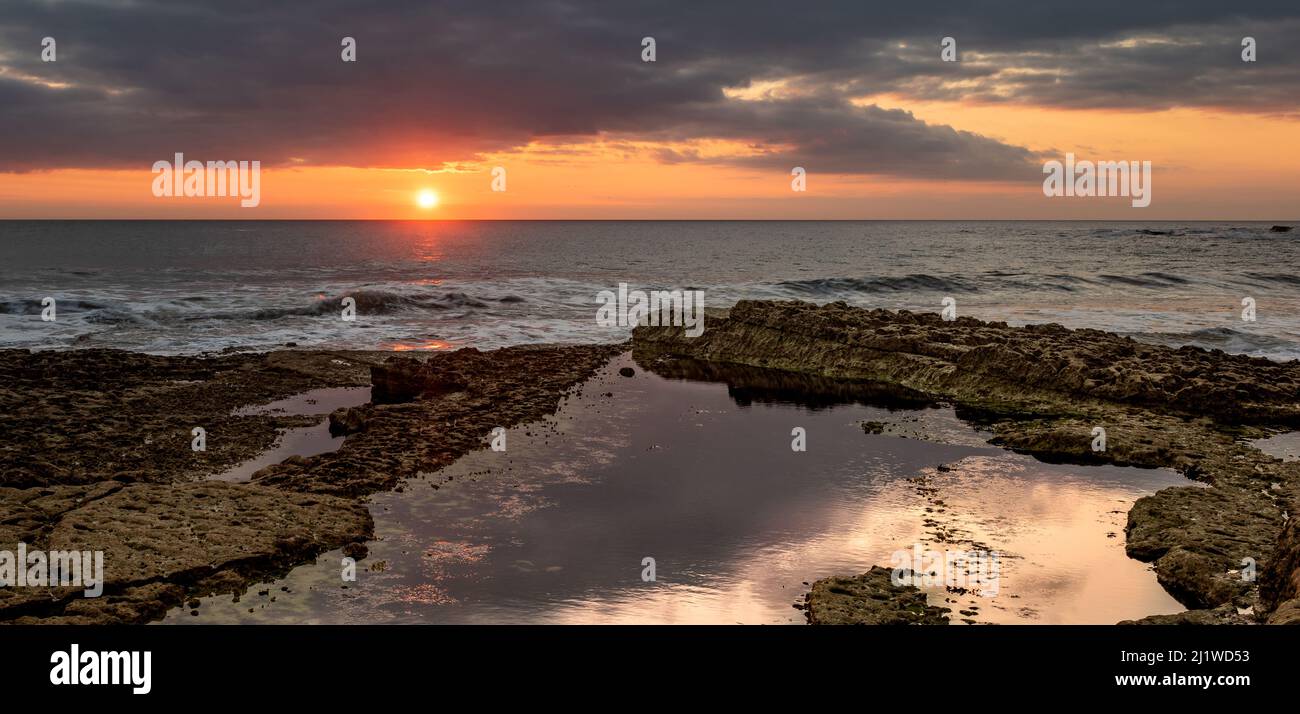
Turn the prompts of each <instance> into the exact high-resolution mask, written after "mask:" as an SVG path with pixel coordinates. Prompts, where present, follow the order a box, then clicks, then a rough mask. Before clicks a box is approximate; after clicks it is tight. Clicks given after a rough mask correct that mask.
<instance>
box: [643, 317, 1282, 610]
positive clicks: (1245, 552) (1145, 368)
mask: <svg viewBox="0 0 1300 714" xmlns="http://www.w3.org/2000/svg"><path fill="white" fill-rule="evenodd" d="M707 317H708V319H709V329H708V330H707V331H706V332H705V333H704V334H703V335H700V336H698V337H695V338H688V337H686V336H685V334H684V330H683V329H682V328H680V327H671V326H647V325H642V326H638V327H636V328H635V329H634V330H633V333H632V337H633V355H634V357H635V358H636V360H637V362H638V363H639V364H641V365H650V366H651V367H652V368H653V369H655V371H658V370H659V365H672V364H674V363H677V362H687V361H695V362H701V363H705V364H712V365H715V368H716V367H717V366H727V367H728V368H730V367H732V366H740V367H748V368H764V369H767V370H769V371H771V370H782V371H786V372H790V373H794V374H798V375H806V376H810V377H814V378H818V379H830V380H838V381H840V382H852V381H865V382H873V383H877V384H887V385H891V386H893V387H895V388H898V389H904V390H909V391H910V392H911V393H914V394H918V395H921V396H922V397H923V398H925V399H928V400H931V401H941V402H947V403H950V404H952V405H953V406H954V408H955V409H956V411H957V415H958V416H959V417H961V418H963V419H965V420H967V421H970V422H973V423H975V424H976V425H977V426H979V427H980V428H981V429H982V430H986V431H989V432H992V434H993V439H992V440H991V441H992V443H994V444H998V445H1001V446H1004V447H1006V448H1008V449H1011V450H1014V451H1017V452H1021V453H1027V454H1031V455H1033V456H1035V457H1037V458H1039V459H1042V460H1044V461H1053V462H1069V463H1084V464H1100V463H1106V464H1115V465H1121V466H1123V465H1132V466H1142V467H1151V468H1159V467H1164V468H1172V469H1176V470H1178V471H1179V472H1181V473H1183V474H1184V475H1186V476H1187V477H1189V478H1193V479H1197V480H1200V481H1203V482H1205V483H1206V484H1209V487H1208V488H1190V487H1180V488H1170V489H1164V490H1162V491H1160V492H1158V493H1156V494H1154V495H1152V496H1148V497H1145V498H1142V499H1139V500H1138V501H1137V503H1136V504H1135V505H1134V507H1133V509H1132V510H1131V511H1130V513H1129V522H1128V526H1127V528H1126V532H1127V534H1128V541H1127V549H1128V553H1129V555H1130V556H1131V557H1134V558H1137V559H1139V560H1144V561H1147V562H1154V563H1155V565H1156V572H1157V578H1158V580H1159V582H1160V583H1161V584H1162V585H1163V586H1164V587H1165V589H1166V590H1168V591H1169V592H1170V594H1171V595H1173V596H1174V597H1176V598H1177V599H1178V600H1179V601H1180V602H1182V603H1183V604H1184V605H1185V606H1187V607H1188V608H1191V609H1192V610H1204V609H1213V608H1217V607H1219V606H1224V605H1232V606H1235V607H1241V608H1243V609H1244V608H1249V607H1252V606H1253V605H1254V604H1255V602H1256V600H1257V598H1259V597H1260V592H1259V588H1258V587H1257V586H1256V583H1255V582H1253V581H1249V580H1243V579H1242V576H1241V573H1240V572H1239V571H1240V570H1241V568H1242V567H1243V562H1246V563H1249V562H1251V561H1253V562H1255V563H1257V564H1259V565H1260V566H1264V565H1265V564H1266V563H1268V562H1269V560H1270V556H1271V555H1272V553H1273V551H1274V548H1275V543H1276V542H1277V540H1278V534H1279V532H1280V530H1281V528H1282V523H1283V513H1286V512H1290V513H1297V512H1300V463H1295V462H1292V463H1284V462H1282V461H1280V460H1278V459H1274V458H1272V457H1269V456H1267V455H1265V454H1263V453H1262V452H1260V451H1259V450H1258V449H1255V448H1254V447H1252V446H1250V445H1249V444H1248V443H1247V442H1246V439H1249V438H1257V437H1260V436H1265V435H1269V434H1272V433H1277V432H1278V431H1282V430H1287V429H1295V428H1296V427H1298V426H1300V400H1297V398H1296V395H1297V394H1300V361H1294V360H1293V361H1291V362H1276V361H1272V360H1267V359H1262V358H1256V357H1250V356H1246V355H1230V354H1227V353H1225V352H1223V351H1221V350H1203V349H1199V348H1195V347H1181V348H1178V349H1174V348H1170V347H1164V346H1158V345H1147V344H1142V343H1139V342H1136V341H1135V340H1133V339H1131V338H1128V337H1123V336H1120V335H1114V334H1110V333H1106V332H1102V331H1098V330H1069V329H1066V328H1064V327H1062V326H1060V325H1050V324H1049V325H1027V326H1024V327H1010V326H1008V325H1007V324H1006V323H1000V322H982V321H980V320H975V319H972V318H967V317H960V318H958V319H956V320H954V321H944V320H943V319H942V318H941V317H940V316H939V315H938V314H919V313H912V312H908V311H905V310H903V311H897V312H891V311H888V310H867V309H863V308H854V307H850V306H848V305H847V304H845V303H842V302H840V303H830V304H827V305H815V304H812V303H804V302H797V301H750V300H742V301H740V302H738V303H736V305H735V306H733V307H732V308H730V309H728V310H710V311H708V316H707ZM1099 426H1103V427H1104V428H1105V430H1106V433H1107V441H1106V446H1105V448H1104V449H1101V450H1098V451H1094V450H1093V449H1092V443H1093V436H1092V434H1093V430H1094V429H1095V428H1096V427H1099ZM863 430H864V431H866V432H867V433H878V431H881V430H883V427H881V426H878V425H877V424H875V423H872V422H868V423H864V424H863ZM1246 559H1250V560H1246ZM1278 567H1282V566H1280V565H1279V566H1278ZM1291 572H1293V570H1288V571H1287V573H1291ZM1276 577H1277V578H1278V582H1279V583H1282V582H1283V581H1284V580H1285V577H1283V575H1281V574H1279V575H1278V576H1276ZM1287 577H1289V575H1288V576H1287ZM1283 589H1284V588H1282V586H1281V585H1279V593H1281V594H1279V595H1278V596H1276V597H1272V598H1271V599H1266V601H1265V602H1262V603H1261V606H1262V607H1263V608H1264V610H1263V611H1262V612H1261V614H1262V615H1267V614H1268V609H1269V608H1275V609H1278V610H1279V611H1280V609H1281V606H1282V605H1283V604H1284V603H1285V602H1289V600H1288V599H1286V598H1285V597H1284V595H1285V594H1284V593H1282V592H1281V591H1282V590H1283Z"/></svg>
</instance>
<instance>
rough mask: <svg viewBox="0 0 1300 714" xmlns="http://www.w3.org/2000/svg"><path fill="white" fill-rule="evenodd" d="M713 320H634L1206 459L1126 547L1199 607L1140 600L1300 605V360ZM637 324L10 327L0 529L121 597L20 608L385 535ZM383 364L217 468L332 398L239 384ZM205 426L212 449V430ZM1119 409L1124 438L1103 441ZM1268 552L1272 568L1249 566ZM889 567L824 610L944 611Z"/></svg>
mask: <svg viewBox="0 0 1300 714" xmlns="http://www.w3.org/2000/svg"><path fill="white" fill-rule="evenodd" d="M707 320H708V322H707V329H706V330H705V332H704V334H703V335H702V336H699V337H695V338H689V337H686V336H685V335H684V334H683V331H682V330H681V328H672V327H640V328H637V329H636V330H635V331H634V335H633V342H632V349H633V354H634V357H635V358H636V360H637V361H638V363H640V364H642V365H645V366H649V367H651V368H652V369H654V370H655V371H657V372H661V373H669V374H671V373H673V372H674V370H677V371H683V370H687V364H686V362H687V361H688V360H689V361H690V365H689V369H690V370H700V369H704V370H708V369H710V365H717V366H719V367H726V368H727V369H728V370H729V371H731V372H734V371H735V368H737V367H741V368H743V367H753V368H759V369H762V370H763V371H764V373H765V374H766V375H768V376H767V377H765V379H768V380H770V375H771V374H773V373H772V372H771V371H770V370H778V371H779V372H777V374H779V373H780V372H786V373H790V374H791V375H792V376H797V377H798V378H799V379H798V380H793V381H792V385H793V384H797V383H802V382H803V381H804V380H806V379H808V378H815V379H817V380H819V382H818V383H819V384H821V385H822V389H823V390H825V391H826V393H827V394H840V393H841V392H843V393H844V394H852V395H854V396H855V397H857V398H877V397H880V398H885V397H888V398H890V399H901V400H905V401H907V402H909V403H925V402H943V403H948V404H951V405H953V406H954V407H955V408H956V411H957V414H958V415H959V416H960V417H961V418H962V419H965V420H967V421H969V422H973V423H975V424H976V425H978V426H979V428H980V429H981V431H982V432H987V433H988V434H991V435H992V438H991V441H992V443H995V444H998V445H1001V446H1004V447H1006V448H1009V449H1012V450H1015V451H1018V452H1022V453H1026V454H1030V455H1033V456H1035V457H1037V458H1040V459H1043V460H1047V461H1067V462H1077V463H1112V464H1117V465H1134V466H1142V467H1167V468H1173V469H1177V470H1178V471H1180V472H1182V473H1183V474H1185V475H1186V476H1188V477H1190V478H1193V479H1196V480H1198V481H1200V482H1202V484H1204V485H1201V486H1195V487H1177V488H1167V489H1164V490H1161V491H1159V492H1157V493H1155V494H1154V495H1151V496H1148V497H1145V498H1142V499H1140V500H1138V502H1137V503H1136V504H1135V505H1134V506H1133V508H1132V509H1131V511H1130V512H1129V514H1128V523H1127V528H1126V535H1127V543H1126V549H1127V552H1128V554H1129V555H1130V556H1131V557H1133V558H1135V559H1138V560H1140V561H1144V562H1150V563H1153V564H1154V565H1155V569H1156V573H1157V577H1158V579H1159V582H1160V584H1161V585H1163V586H1164V587H1165V589H1166V590H1167V591H1168V592H1169V593H1170V594H1171V595H1173V596H1174V597H1175V598H1176V599H1177V600H1178V601H1179V602H1181V603H1183V605H1185V606H1186V607H1187V608H1188V610H1187V612H1184V613H1181V614H1178V615H1162V616H1155V617H1150V618H1145V619H1144V620H1141V621H1140V622H1148V623H1173V622H1192V623H1206V622H1219V623H1226V622H1300V527H1297V525H1296V519H1295V517H1294V514H1295V513H1296V502H1297V498H1298V497H1300V462H1294V461H1292V462H1283V461H1282V460H1281V459H1278V458H1274V457H1272V456H1268V455H1266V454H1263V453H1262V452H1260V451H1259V450H1258V449H1255V448H1254V447H1253V446H1251V445H1250V443H1249V442H1250V440H1252V439H1257V438H1262V437H1266V436H1269V435H1272V434H1276V433H1279V432H1282V431H1289V430H1295V429H1298V428H1300V362H1291V363H1277V362H1270V361H1267V360H1263V359H1255V358H1250V357H1244V356H1234V355H1228V354H1225V353H1223V352H1218V351H1215V352H1207V351H1204V350H1199V349H1193V348H1182V349H1170V348H1166V347H1158V346H1151V345H1146V344H1142V343H1139V342H1136V341H1134V340H1132V339H1129V338H1124V337H1119V336H1116V335H1113V334H1109V333H1105V332H1098V331H1093V330H1067V329H1065V328H1063V327H1060V326H1057V325H1039V326H1029V327H1023V328H1012V327H1008V326H1007V325H1005V324H1002V323H985V322H980V321H978V320H972V319H969V318H959V319H957V320H956V321H953V322H945V321H943V320H941V319H940V318H939V316H938V315H925V314H912V313H908V312H888V311H883V310H864V309H859V308H850V307H848V306H846V305H844V304H842V303H836V304H830V305H824V306H817V305H813V304H809V303H800V302H753V301H746V302H741V303H739V304H737V305H736V306H735V307H733V308H732V309H730V310H727V311H710V312H709V314H708V317H707ZM626 349H627V346H626V345H593V346H525V347H512V348H505V349H501V350H495V351H492V352H479V351H477V350H474V349H464V350H458V351H455V352H447V353H435V354H429V355H422V359H412V358H410V357H404V356H402V355H401V354H399V353H388V352H352V351H312V350H296V349H286V350H281V351H275V352H268V353H257V354H228V355H216V356H209V357H161V356H154V355H143V354H137V353H130V352H121V351H113V350H80V351H71V352H36V353H33V352H28V351H23V350H4V351H0V374H4V375H5V382H4V383H3V384H2V385H0V429H3V430H4V434H5V438H4V439H3V441H2V442H0V464H2V465H3V468H2V469H0V551H3V550H11V551H12V550H14V549H15V547H16V546H17V544H18V543H25V544H26V545H27V546H28V547H29V548H33V549H36V548H40V549H44V550H46V551H53V550H98V551H103V552H104V560H105V574H106V583H105V591H104V595H103V596H102V597H98V598H85V597H83V596H82V595H83V594H82V591H81V589H80V588H77V587H25V588H3V589H0V622H18V623H31V622H65V623H140V622H148V621H151V620H155V619H158V618H159V617H161V616H162V615H163V614H164V613H165V612H166V611H167V610H169V609H171V608H173V607H176V606H178V605H180V604H182V603H185V602H188V601H192V600H193V599H194V598H197V597H202V596H205V595H211V594H220V593H233V594H235V596H236V597H238V596H239V595H240V594H241V593H243V592H244V591H245V590H246V589H247V588H248V586H250V585H251V584H253V583H256V582H259V581H263V580H265V579H267V578H270V577H274V576H276V575H279V574H282V573H284V572H286V571H287V570H289V569H291V568H293V567H295V566H297V565H300V564H302V563H306V562H310V561H311V560H312V559H314V558H315V557H316V556H317V555H319V554H320V553H323V552H325V551H328V550H332V549H336V548H340V547H343V548H345V552H347V553H348V554H350V555H354V556H356V557H364V554H365V546H364V543H365V541H367V540H368V539H370V538H371V537H372V536H373V523H372V522H371V519H370V515H369V512H368V511H367V508H366V506H365V504H364V500H365V497H366V496H368V495H370V494H373V493H376V492H379V491H384V490H391V489H395V488H401V482H402V480H403V479H405V478H407V477H410V476H414V475H416V474H417V473H420V472H430V471H434V470H437V469H439V468H441V467H443V466H446V465H447V464H450V463H451V462H452V461H454V460H455V459H457V458H459V457H460V456H461V455H463V454H465V453H467V452H469V451H472V450H475V449H479V448H483V447H484V446H486V444H487V439H488V437H489V435H490V433H491V430H492V429H493V428H495V427H498V426H500V427H510V426H513V425H517V424H523V423H528V422H530V421H535V420H538V419H540V418H542V417H543V416H545V415H547V414H551V413H553V412H554V411H555V410H556V409H557V408H558V406H559V405H560V404H561V403H562V401H563V400H564V399H565V398H566V395H567V394H568V393H569V392H570V390H572V389H574V388H575V387H577V386H578V385H580V384H582V383H583V382H584V381H585V380H586V379H587V378H588V377H589V376H591V375H592V374H593V373H594V372H595V371H596V370H597V369H598V368H600V367H601V366H602V365H604V364H605V363H607V362H608V360H609V359H610V358H611V357H613V356H614V355H616V354H618V353H619V352H621V351H624V350H626ZM687 371H689V370H687ZM756 384H757V383H756ZM367 386H368V387H370V388H371V401H370V402H369V403H367V404H365V405H363V406H360V407H352V408H345V409H340V410H338V411H336V412H335V413H333V414H331V415H329V426H330V430H331V432H332V433H335V434H346V435H347V439H346V440H344V441H343V444H342V446H341V448H339V449H338V450H336V451H330V452H326V453H322V454H318V455H316V456H311V457H291V458H289V459H287V460H285V461H284V462H282V463H279V464H274V465H271V466H268V467H266V468H263V469H262V470H260V471H258V472H257V473H256V474H254V475H253V478H252V479H251V480H250V481H249V482H247V483H227V482H220V481H213V480H210V477H212V476H213V475H215V474H218V473H221V472H223V471H225V470H226V469H229V468H230V467H232V466H234V465H236V464H238V463H241V462H243V461H246V460H248V459H250V458H252V457H253V456H255V455H257V454H259V453H261V452H263V451H265V450H266V449H267V448H269V447H270V446H271V445H272V444H274V443H275V441H276V438H277V434H278V433H279V432H280V431H281V430H283V429H286V428H291V427H301V426H305V425H310V424H313V423H319V419H320V418H321V417H304V416H294V415H283V414H274V413H271V414H265V413H257V414H249V413H246V412H240V411H239V410H240V408H241V407H246V406H249V405H257V404H265V403H268V402H271V401H273V400H277V399H282V398H285V397H289V396H292V395H297V394H301V393H303V392H306V391H309V390H313V389H322V388H333V387H367ZM760 386H762V388H763V389H765V390H768V391H771V390H777V391H779V390H781V389H783V388H785V387H783V385H781V384H767V383H764V384H763V385H760ZM789 388H791V389H793V388H794V387H793V386H791V387H789ZM754 389H758V387H757V386H756V387H754ZM756 393H759V392H756ZM841 396H843V395H841ZM197 426H201V427H203V428H204V429H205V430H206V433H207V445H206V447H207V448H206V450H205V451H193V450H192V449H191V438H192V437H191V430H192V429H193V428H194V427H197ZM869 426H870V425H869ZM1098 426H1100V427H1103V428H1104V429H1105V430H1106V434H1107V437H1108V439H1107V447H1106V449H1105V451H1094V450H1093V449H1092V448H1091V446H1092V442H1093V431H1092V430H1093V429H1094V428H1095V427H1098ZM864 428H866V427H864ZM872 428H881V429H883V428H885V425H874V426H872ZM1288 516H1290V517H1289V518H1288ZM1248 562H1253V563H1254V564H1255V565H1254V567H1255V569H1256V571H1257V572H1258V574H1259V577H1258V578H1255V579H1248V578H1243V576H1242V571H1243V567H1244V566H1243V563H1248ZM882 572H883V573H885V574H886V575H887V571H885V570H884V569H881V568H878V567H877V568H873V569H872V571H871V572H868V573H865V574H861V575H841V576H832V577H828V578H823V579H822V580H819V581H817V582H815V583H814V584H813V585H812V586H811V592H809V593H808V595H807V597H806V601H805V602H806V604H805V607H804V611H805V614H806V616H807V618H808V620H809V621H810V622H814V623H850V622H864V623H865V622H891V623H908V622H916V623H941V622H946V621H947V617H946V616H945V615H944V613H943V612H942V609H941V608H937V609H936V608H929V607H926V606H925V603H924V596H923V595H922V594H921V593H920V592H919V591H916V590H915V589H914V588H911V589H906V590H904V589H899V588H894V587H893V586H892V585H891V584H890V583H889V578H888V577H885V575H882ZM918 598H921V600H919V601H918Z"/></svg>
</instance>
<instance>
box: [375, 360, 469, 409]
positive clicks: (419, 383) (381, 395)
mask: <svg viewBox="0 0 1300 714" xmlns="http://www.w3.org/2000/svg"><path fill="white" fill-rule="evenodd" d="M466 349H472V348H466ZM461 351H463V350H457V352H461ZM474 352H475V353H477V352H478V350H474ZM370 383H371V386H370V399H371V401H372V402H374V403H375V404H401V403H404V402H410V401H414V400H416V399H427V398H431V397H437V396H440V395H443V394H449V393H451V392H459V391H462V390H464V389H465V382H464V381H463V380H462V379H460V378H459V375H458V374H457V373H456V372H455V371H454V370H440V369H437V368H436V367H435V366H430V365H429V364H427V363H425V362H421V361H419V360H416V359H410V358H402V357H394V358H392V359H389V360H388V361H387V362H384V363H383V364H377V365H373V366H371V367H370Z"/></svg>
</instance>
